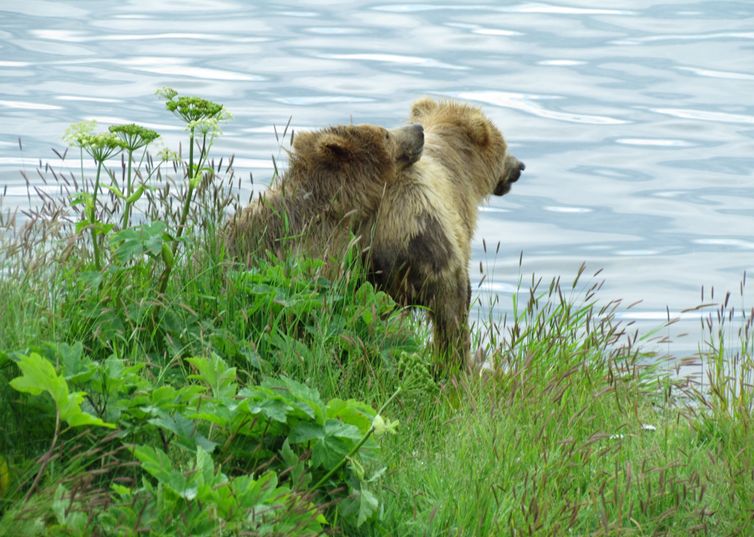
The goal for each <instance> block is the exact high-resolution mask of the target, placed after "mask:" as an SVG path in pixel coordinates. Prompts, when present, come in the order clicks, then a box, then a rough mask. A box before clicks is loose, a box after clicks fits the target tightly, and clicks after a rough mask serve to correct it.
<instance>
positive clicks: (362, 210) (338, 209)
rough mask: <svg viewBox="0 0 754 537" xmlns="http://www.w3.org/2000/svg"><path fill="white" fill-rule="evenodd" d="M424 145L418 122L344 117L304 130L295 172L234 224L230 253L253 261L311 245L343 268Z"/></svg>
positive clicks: (292, 166) (295, 152)
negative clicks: (392, 123)
mask: <svg viewBox="0 0 754 537" xmlns="http://www.w3.org/2000/svg"><path fill="white" fill-rule="evenodd" d="M423 145H424V135H423V129H422V127H421V126H418V125H413V126H408V127H401V128H397V129H391V130H388V129H385V128H382V127H379V126H374V125H340V126H334V127H329V128H326V129H322V130H319V131H313V132H300V133H296V135H295V137H294V139H293V147H292V151H291V153H290V159H289V165H288V170H287V172H286V173H285V174H284V176H283V177H282V178H281V179H280V181H278V182H277V184H275V185H273V186H272V187H271V188H270V189H269V190H268V191H267V192H266V193H265V195H264V196H262V197H261V198H260V199H259V200H257V201H256V202H254V203H252V204H251V205H249V206H248V207H246V208H245V209H243V210H242V211H241V212H240V213H238V214H237V215H236V216H235V217H234V218H233V219H232V220H231V222H230V224H229V225H228V228H227V230H226V236H225V239H226V246H227V249H228V251H229V253H230V254H231V255H233V256H235V257H237V258H241V259H245V260H246V261H247V262H248V261H249V260H250V257H249V256H250V255H252V254H253V253H255V252H256V253H263V252H264V251H272V252H274V253H275V254H276V255H278V256H283V255H286V254H290V253H294V252H303V253H306V254H308V255H310V256H314V257H324V258H325V260H326V261H327V263H326V264H325V266H326V267H328V266H329V268H330V269H333V268H335V269H336V268H337V267H338V266H339V264H340V261H341V259H342V257H343V256H344V254H345V251H346V249H347V248H348V245H349V241H350V239H351V237H352V236H353V233H358V230H359V229H361V227H362V226H363V224H364V223H365V222H367V221H369V220H370V219H371V217H372V216H373V215H374V214H375V213H376V211H377V207H378V206H379V204H380V202H381V200H382V197H383V195H384V192H385V190H386V189H389V188H390V187H391V185H392V184H393V183H394V182H395V181H396V179H397V178H398V176H399V174H401V173H402V172H403V171H404V170H405V169H406V168H407V167H408V166H410V165H412V164H413V163H415V162H416V161H417V160H418V159H419V157H420V156H421V153H422V148H423ZM332 272H333V271H332V270H331V272H330V274H332Z"/></svg>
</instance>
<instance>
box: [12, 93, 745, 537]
mask: <svg viewBox="0 0 754 537" xmlns="http://www.w3.org/2000/svg"><path fill="white" fill-rule="evenodd" d="M164 98H165V101H166V107H167V108H168V110H170V111H172V112H174V113H175V114H176V115H177V116H178V118H179V120H181V121H183V122H184V123H185V125H186V128H187V144H188V145H187V146H186V147H188V148H191V149H190V150H189V151H188V154H184V155H175V154H170V153H169V152H163V154H162V157H164V158H163V159H162V160H160V159H159V158H157V157H155V158H154V159H153V158H151V157H147V156H146V151H147V149H149V146H150V144H153V143H154V134H156V133H154V134H152V133H151V131H147V130H143V129H140V128H137V127H128V128H125V129H124V128H120V129H115V130H114V131H113V132H110V133H105V134H100V135H98V134H95V133H94V132H92V131H91V129H90V127H88V126H86V127H82V126H79V127H78V128H77V129H75V130H73V131H72V132H71V142H72V143H73V144H74V145H77V146H79V147H81V150H82V158H84V159H86V161H87V162H88V163H91V166H90V169H91V170H92V171H91V173H89V172H87V173H85V176H86V180H82V177H80V176H77V177H76V179H77V180H76V181H74V180H73V179H74V178H73V177H66V176H64V175H61V174H59V173H58V172H54V173H53V172H52V171H48V170H44V169H43V170H41V171H42V173H43V174H45V176H46V177H47V178H48V179H49V180H50V181H58V182H59V183H60V184H62V185H70V186H67V187H66V188H67V189H68V190H67V191H68V194H69V196H64V197H63V198H61V199H59V200H44V199H43V200H40V202H42V203H40V206H39V208H38V209H37V210H36V211H37V212H35V213H33V214H31V215H30V219H29V221H28V223H27V224H25V227H18V226H16V227H14V228H13V229H15V231H13V232H9V233H6V235H5V238H4V239H3V240H4V244H3V249H2V252H3V254H2V255H3V258H2V262H3V269H4V272H3V277H2V279H0V302H2V303H3V304H4V309H3V314H2V316H0V420H1V421H0V423H2V424H3V426H2V429H0V534H4V535H19V536H22V535H281V536H282V535H319V534H332V535H349V536H350V535H390V536H403V535H406V536H413V535H480V536H488V535H490V536H491V535H543V536H544V535H695V534H699V535H750V534H752V527H754V519H753V518H752V517H754V434H753V433H752V430H751V416H752V395H751V390H752V386H751V384H752V346H753V345H754V335H753V333H752V331H751V324H752V318H753V317H754V315H752V312H744V313H741V312H740V304H737V305H736V306H737V307H738V310H735V311H733V310H732V309H731V308H732V306H733V305H732V302H733V301H732V300H730V299H729V298H726V297H723V300H724V304H721V305H720V306H719V308H720V309H719V310H717V311H715V312H713V313H712V314H711V315H710V317H709V319H708V320H707V321H705V323H706V334H707V335H706V338H705V341H703V342H700V349H701V351H702V352H703V355H704V359H705V365H706V373H707V386H706V388H705V390H704V391H699V390H695V389H694V388H693V387H688V386H683V385H681V384H680V383H679V382H674V381H671V380H669V379H667V378H665V377H663V376H661V375H659V373H658V371H657V370H656V369H655V368H653V367H651V364H653V363H655V362H656V360H655V359H654V358H653V357H652V356H651V355H649V354H648V353H646V352H644V351H643V350H642V344H641V338H640V337H639V336H638V335H637V334H636V333H635V332H632V331H631V330H630V327H626V326H623V325H621V324H620V323H618V322H617V321H616V320H615V315H614V314H615V312H616V311H617V310H618V309H619V308H620V307H621V306H620V304H619V303H610V304H604V303H603V302H601V301H600V297H599V294H598V291H597V287H598V285H593V284H592V282H591V281H588V278H587V275H585V274H579V276H578V277H576V278H574V281H568V282H567V283H561V282H560V281H557V280H556V281H553V282H540V283H538V284H537V282H536V281H534V280H532V285H530V286H528V287H529V289H527V288H526V287H527V286H522V287H521V292H520V293H519V294H517V295H515V298H514V303H513V304H512V305H511V308H512V310H513V314H512V315H511V316H510V317H509V318H508V319H507V320H506V322H505V323H504V324H502V323H499V322H493V321H492V320H489V321H487V322H481V323H480V324H479V326H477V334H478V336H479V338H480V341H482V342H483V343H480V344H481V345H482V346H483V347H484V348H485V353H486V356H487V359H488V360H489V361H490V363H492V364H494V367H493V370H492V372H489V373H487V374H485V375H484V376H483V377H481V378H477V377H476V376H471V375H469V376H463V377H460V378H455V379H439V380H438V379H435V378H434V377H433V376H432V374H431V372H430V370H431V367H430V365H431V359H430V357H429V356H428V355H427V345H426V343H427V334H428V331H427V327H426V325H425V323H424V321H423V320H422V319H421V316H416V315H412V314H408V313H406V312H403V311H400V310H399V309H398V308H396V306H395V304H394V303H393V302H392V301H391V299H390V298H389V297H387V296H386V295H384V294H383V293H380V292H377V291H375V290H374V289H373V288H372V286H371V285H369V284H368V283H365V282H364V280H363V277H362V275H361V273H360V269H359V266H358V264H357V263H356V262H353V261H350V260H345V261H344V264H343V267H342V270H341V274H340V276H339V277H338V278H336V279H335V280H334V281H330V280H326V279H324V278H322V277H321V274H322V266H321V263H319V262H318V261H316V260H307V259H286V260H284V261H279V260H269V259H265V258H262V257H260V258H259V259H257V260H255V262H254V263H252V266H251V268H247V267H240V266H237V265H235V264H233V263H232V262H231V261H230V260H228V259H225V256H224V252H223V248H222V245H221V243H220V241H218V240H217V236H218V230H219V229H221V226H222V223H223V221H224V218H225V214H226V212H227V211H229V210H233V209H234V207H235V206H237V204H238V199H237V196H236V194H235V192H237V189H236V187H237V181H238V178H237V177H236V176H235V173H234V171H233V168H232V162H229V161H228V160H225V161H220V160H213V157H212V155H211V152H210V151H211V147H212V143H213V141H214V139H215V137H216V136H218V135H219V130H218V129H219V124H220V121H221V120H222V119H224V111H223V110H222V107H219V105H215V104H214V103H209V102H208V101H203V100H201V99H195V98H194V99H186V98H183V97H180V96H178V95H175V94H174V93H170V92H167V93H165V94H164ZM284 136H285V135H284ZM186 152H187V151H186V150H185V149H184V153H186ZM152 153H154V154H155V155H157V153H158V152H157V151H156V150H153V151H152ZM116 155H117V156H118V157H122V159H123V160H122V165H118V164H116V165H115V166H112V162H113V158H114V157H116ZM142 155H144V156H142ZM68 158H72V157H70V156H69V157H68ZM746 293H747V291H746V288H745V285H744V284H743V283H742V285H741V289H740V294H741V295H742V297H743V298H742V299H741V301H743V300H744V298H746V297H747V295H746ZM749 296H750V294H749ZM744 303H745V302H744ZM732 311H733V312H732ZM731 312H732V313H731ZM733 319H737V321H736V322H735V323H734V322H733ZM378 416H379V417H378Z"/></svg>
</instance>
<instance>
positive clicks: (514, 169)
mask: <svg viewBox="0 0 754 537" xmlns="http://www.w3.org/2000/svg"><path fill="white" fill-rule="evenodd" d="M506 160H507V163H506V164H507V165H506V171H507V173H506V174H505V177H503V178H502V179H501V180H500V181H499V182H498V183H497V186H495V190H494V191H493V194H494V195H495V196H504V195H505V194H507V193H508V192H510V190H511V184H512V183H515V182H516V181H518V180H519V179H520V178H521V172H523V171H524V170H525V169H526V164H524V163H523V162H521V161H520V160H518V159H517V158H516V157H514V156H513V155H510V156H508V157H507V158H506Z"/></svg>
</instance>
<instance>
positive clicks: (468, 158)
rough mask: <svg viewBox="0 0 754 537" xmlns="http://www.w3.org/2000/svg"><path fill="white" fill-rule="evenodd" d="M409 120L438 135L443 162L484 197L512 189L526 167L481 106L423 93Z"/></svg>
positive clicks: (504, 192)
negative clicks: (424, 95)
mask: <svg viewBox="0 0 754 537" xmlns="http://www.w3.org/2000/svg"><path fill="white" fill-rule="evenodd" d="M409 121H411V122H413V123H418V124H420V125H422V126H423V127H424V128H425V130H426V131H427V133H430V132H431V133H435V134H437V135H438V138H439V139H440V140H442V141H443V142H444V144H443V152H444V155H443V157H442V160H443V162H444V163H445V164H446V165H449V166H450V167H452V168H455V172H456V173H457V175H458V176H459V177H461V178H463V179H465V180H469V181H470V182H471V183H472V186H473V188H474V190H475V191H476V193H477V195H478V197H479V198H480V199H483V198H485V197H487V196H489V195H491V194H494V195H496V196H502V195H504V194H506V193H507V192H509V191H510V188H511V184H512V183H515V182H516V181H518V179H519V177H520V176H521V172H522V171H523V170H524V169H525V168H526V166H525V165H524V163H523V162H521V161H519V160H518V159H517V158H516V157H514V156H513V155H511V154H509V153H508V146H507V144H506V142H505V139H504V138H503V135H502V133H501V132H500V130H498V128H497V127H496V126H495V125H494V124H493V123H492V121H490V120H489V119H488V118H487V116H485V115H484V113H483V112H482V111H481V110H480V109H479V108H476V107H474V106H470V105H467V104H464V103H458V102H453V101H440V102H437V101H435V100H433V99H432V98H430V97H423V98H421V99H419V100H418V101H416V102H415V103H414V104H413V105H412V108H411V116H410V119H409Z"/></svg>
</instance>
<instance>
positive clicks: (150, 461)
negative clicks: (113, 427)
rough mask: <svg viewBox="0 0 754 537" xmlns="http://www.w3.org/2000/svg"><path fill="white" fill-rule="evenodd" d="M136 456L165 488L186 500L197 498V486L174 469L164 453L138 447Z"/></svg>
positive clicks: (147, 447)
mask: <svg viewBox="0 0 754 537" xmlns="http://www.w3.org/2000/svg"><path fill="white" fill-rule="evenodd" d="M134 456H135V457H136V458H137V459H139V461H141V465H142V467H143V468H144V470H145V471H146V472H148V473H149V474H150V475H151V476H152V477H154V478H155V479H157V481H159V482H160V483H162V484H163V486H165V487H167V488H168V489H170V490H171V491H172V492H174V493H175V494H177V495H178V496H180V497H181V498H185V499H186V500H193V499H194V498H196V494H197V487H196V485H195V484H193V483H191V482H190V480H189V479H187V478H186V476H184V475H183V473H181V472H179V471H176V470H175V469H174V468H173V463H172V461H171V460H170V457H168V456H167V454H166V453H165V452H164V451H162V450H161V449H159V448H153V447H151V446H137V447H136V449H135V450H134Z"/></svg>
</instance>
